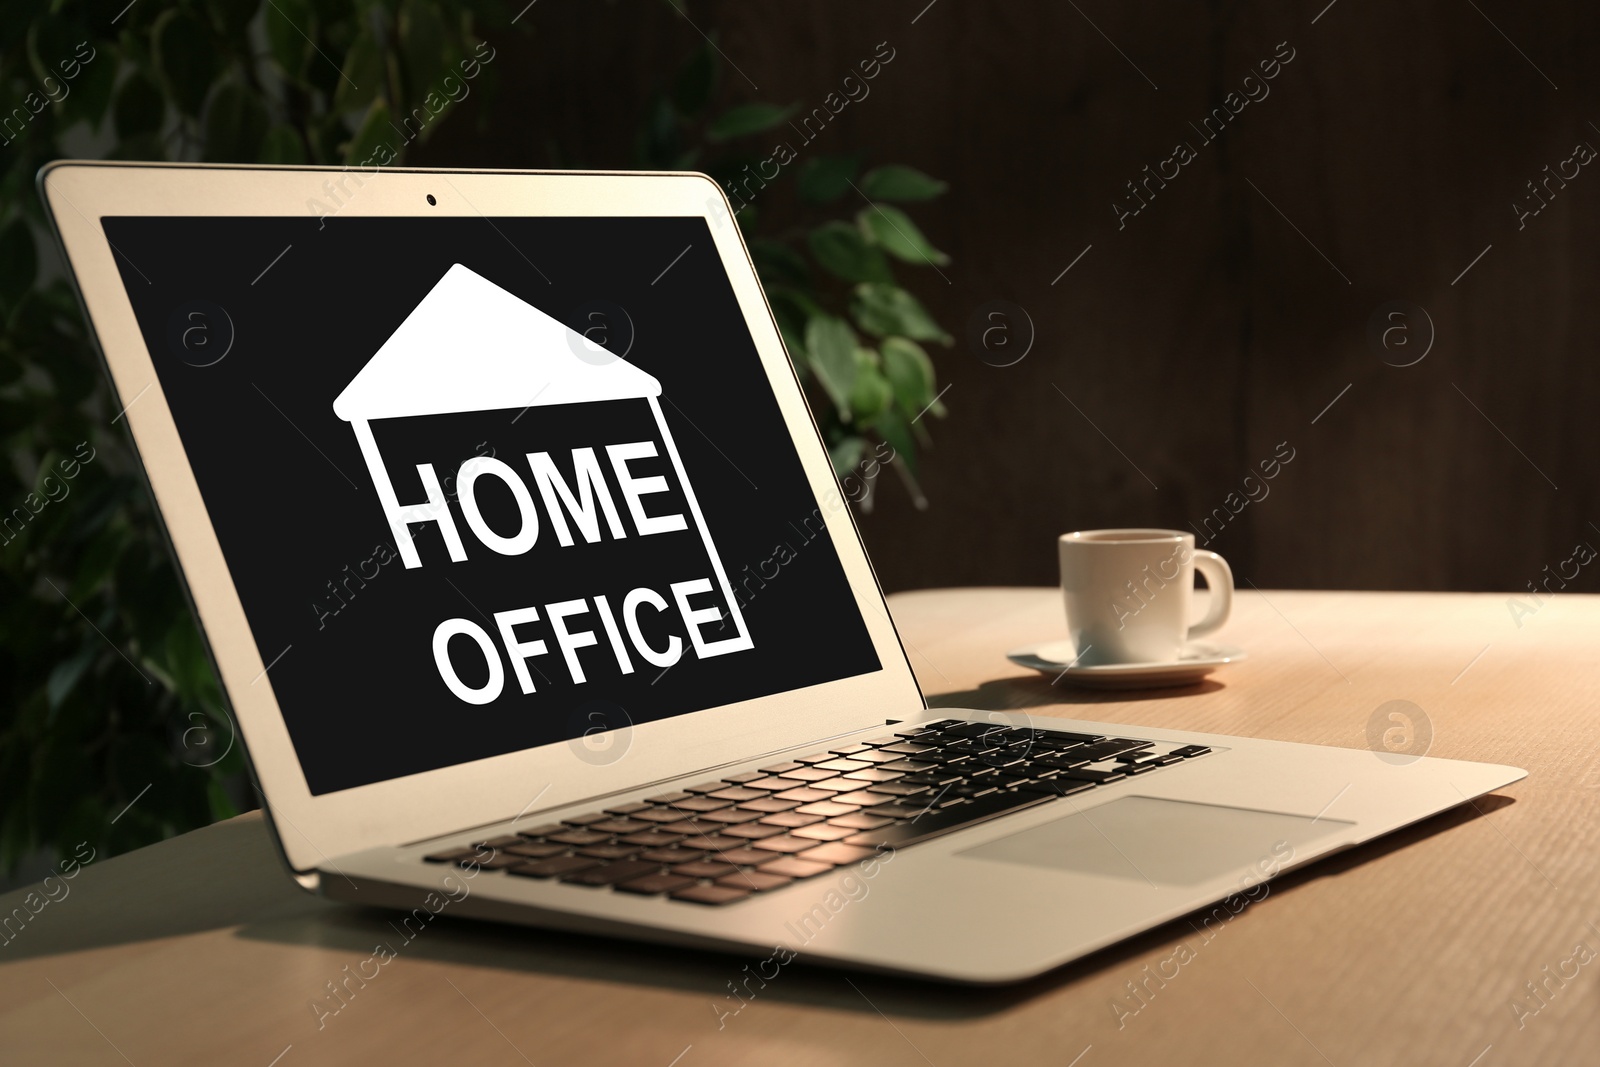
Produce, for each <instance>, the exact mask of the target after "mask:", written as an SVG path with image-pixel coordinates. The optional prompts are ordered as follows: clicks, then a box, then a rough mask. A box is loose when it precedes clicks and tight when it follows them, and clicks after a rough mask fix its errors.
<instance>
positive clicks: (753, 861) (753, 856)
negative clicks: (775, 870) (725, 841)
mask: <svg viewBox="0 0 1600 1067" xmlns="http://www.w3.org/2000/svg"><path fill="white" fill-rule="evenodd" d="M745 845H746V847H745V848H725V849H723V850H722V851H721V852H718V853H717V854H716V856H715V857H714V858H715V859H719V860H721V861H722V862H723V863H737V864H738V865H739V866H741V867H755V866H757V865H762V866H764V865H765V864H766V863H767V862H768V861H769V860H771V859H772V856H773V853H771V852H763V851H761V850H760V849H755V848H750V847H748V846H749V842H748V841H747V842H745Z"/></svg>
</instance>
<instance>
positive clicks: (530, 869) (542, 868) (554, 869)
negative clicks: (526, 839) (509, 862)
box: [506, 856, 600, 878]
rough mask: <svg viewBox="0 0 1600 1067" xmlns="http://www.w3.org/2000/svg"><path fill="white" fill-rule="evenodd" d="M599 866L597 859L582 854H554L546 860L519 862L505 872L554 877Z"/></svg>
mask: <svg viewBox="0 0 1600 1067" xmlns="http://www.w3.org/2000/svg"><path fill="white" fill-rule="evenodd" d="M598 866H600V861H599V860H591V859H587V858H586V857H583V856H556V857H555V858H553V859H548V860H535V861H534V862H532V863H519V864H517V865H516V866H515V867H512V868H510V869H508V870H507V871H506V873H507V874H516V875H521V876H522V877H524V878H556V877H559V876H560V875H563V874H571V873H573V872H575V871H582V870H587V869H588V868H590V867H598Z"/></svg>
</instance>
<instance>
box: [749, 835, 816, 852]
mask: <svg viewBox="0 0 1600 1067" xmlns="http://www.w3.org/2000/svg"><path fill="white" fill-rule="evenodd" d="M755 847H756V848H759V849H761V850H762V851H764V852H804V851H805V850H806V849H809V848H816V847H817V842H815V841H809V840H807V839H806V838H803V837H790V836H789V835H787V834H785V835H784V836H782V837H769V838H767V839H765V840H763V841H757V842H756V843H755Z"/></svg>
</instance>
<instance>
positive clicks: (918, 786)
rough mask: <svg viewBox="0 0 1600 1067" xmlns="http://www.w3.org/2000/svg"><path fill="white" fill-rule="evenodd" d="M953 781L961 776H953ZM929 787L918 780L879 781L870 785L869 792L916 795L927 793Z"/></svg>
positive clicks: (889, 794)
mask: <svg viewBox="0 0 1600 1067" xmlns="http://www.w3.org/2000/svg"><path fill="white" fill-rule="evenodd" d="M952 780H953V781H957V782H959V781H960V780H961V778H960V777H959V776H952ZM928 789H929V787H928V786H927V785H926V784H923V783H918V782H907V781H905V780H904V779H902V780H901V781H898V782H879V783H878V784H877V785H874V786H868V787H867V792H869V793H877V794H879V795H881V796H886V797H914V796H916V795H917V794H918V793H926V792H927V791H928Z"/></svg>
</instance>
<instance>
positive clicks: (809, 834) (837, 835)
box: [792, 823, 860, 841]
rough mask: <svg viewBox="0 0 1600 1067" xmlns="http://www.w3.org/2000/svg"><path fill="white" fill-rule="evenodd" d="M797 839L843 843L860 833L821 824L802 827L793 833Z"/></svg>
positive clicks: (844, 827) (843, 827)
mask: <svg viewBox="0 0 1600 1067" xmlns="http://www.w3.org/2000/svg"><path fill="white" fill-rule="evenodd" d="M792 833H793V836H795V837H803V838H806V839H807V840H809V841H842V840H844V839H845V838H847V837H849V836H851V835H852V834H857V833H860V831H859V830H852V829H850V828H849V827H846V826H829V825H828V824H827V823H819V824H818V825H816V826H802V827H800V828H799V829H798V830H795V831H793V832H792Z"/></svg>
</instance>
